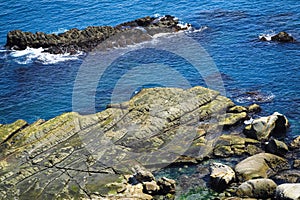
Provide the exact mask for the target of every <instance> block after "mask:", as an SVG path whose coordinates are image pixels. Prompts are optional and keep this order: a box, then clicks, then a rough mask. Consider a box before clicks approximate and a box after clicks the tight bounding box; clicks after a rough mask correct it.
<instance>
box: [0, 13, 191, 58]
mask: <svg viewBox="0 0 300 200" xmlns="http://www.w3.org/2000/svg"><path fill="white" fill-rule="evenodd" d="M187 28H188V27H183V26H181V25H180V24H179V22H178V19H177V18H175V17H173V16H170V15H166V16H164V17H161V18H154V17H144V18H140V19H136V20H134V21H131V22H126V23H123V24H120V25H117V26H115V27H111V26H89V27H87V28H85V29H83V30H79V29H77V28H73V29H71V30H68V31H66V32H64V33H60V34H58V35H56V34H46V33H43V32H37V33H31V32H23V31H21V30H13V31H10V32H9V33H8V34H7V43H6V45H5V46H6V48H8V49H14V50H24V49H26V48H27V47H31V48H40V47H42V48H44V49H45V51H46V52H49V53H53V54H60V53H71V54H75V53H76V52H78V51H84V52H89V51H92V50H94V49H95V48H97V46H98V45H99V44H101V43H102V42H103V41H106V40H107V39H108V38H110V37H112V36H114V41H112V42H111V43H110V45H108V46H107V47H113V43H116V41H117V40H118V39H119V40H121V41H120V42H118V43H117V44H116V45H117V46H119V45H121V46H122V45H126V44H127V45H128V44H133V43H137V42H141V41H145V40H149V39H150V38H151V36H153V35H154V34H156V33H168V32H177V31H180V30H186V29H187Z"/></svg>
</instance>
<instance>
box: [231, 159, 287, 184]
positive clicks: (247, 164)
mask: <svg viewBox="0 0 300 200" xmlns="http://www.w3.org/2000/svg"><path fill="white" fill-rule="evenodd" d="M284 169H290V166H289V163H288V161H287V160H286V159H284V158H281V157H279V156H276V155H273V154H270V153H260V154H256V155H253V156H250V157H248V158H246V159H244V160H242V161H241V162H239V163H238V164H237V165H236V166H235V172H236V176H237V178H238V180H239V181H247V180H250V179H255V178H269V177H271V176H272V175H274V174H276V173H277V172H278V171H281V170H284Z"/></svg>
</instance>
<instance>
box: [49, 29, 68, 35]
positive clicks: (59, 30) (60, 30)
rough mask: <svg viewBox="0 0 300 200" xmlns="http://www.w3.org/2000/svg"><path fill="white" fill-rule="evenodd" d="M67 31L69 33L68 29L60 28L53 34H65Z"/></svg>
mask: <svg viewBox="0 0 300 200" xmlns="http://www.w3.org/2000/svg"><path fill="white" fill-rule="evenodd" d="M67 31H68V29H65V28H59V29H58V30H57V31H53V32H52V33H53V34H56V35H58V34H60V33H64V32H67Z"/></svg>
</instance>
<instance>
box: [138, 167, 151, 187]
mask: <svg viewBox="0 0 300 200" xmlns="http://www.w3.org/2000/svg"><path fill="white" fill-rule="evenodd" d="M134 171H135V174H134V178H135V179H136V180H137V181H138V182H140V183H143V182H151V181H154V180H155V177H154V175H153V174H152V173H151V172H150V171H148V170H146V169H142V168H141V167H140V166H135V169H134Z"/></svg>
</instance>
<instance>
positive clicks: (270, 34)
mask: <svg viewBox="0 0 300 200" xmlns="http://www.w3.org/2000/svg"><path fill="white" fill-rule="evenodd" d="M274 35H276V33H275V31H273V30H271V31H267V32H265V33H263V34H261V35H259V36H258V37H259V39H260V40H261V39H262V38H265V39H266V40H267V41H271V39H272V37H273V36H274Z"/></svg>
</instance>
